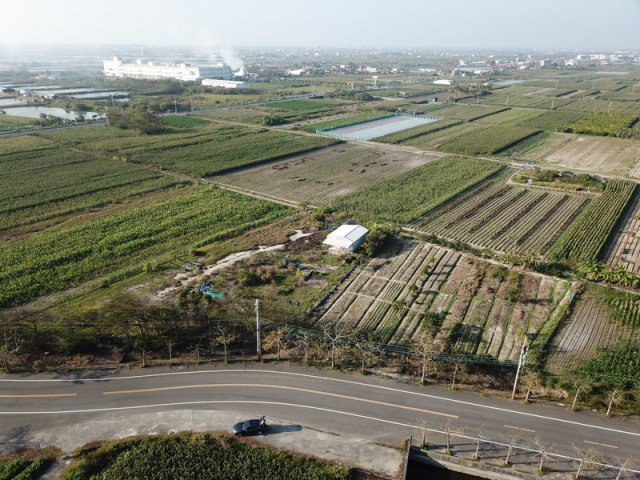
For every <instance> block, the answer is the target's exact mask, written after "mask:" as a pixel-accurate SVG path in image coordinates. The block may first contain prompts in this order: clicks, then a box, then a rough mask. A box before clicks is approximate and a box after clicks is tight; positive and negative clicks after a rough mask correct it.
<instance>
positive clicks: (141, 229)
mask: <svg viewBox="0 0 640 480" xmlns="http://www.w3.org/2000/svg"><path fill="white" fill-rule="evenodd" d="M287 211H288V209H287V208H285V207H282V206H281V205H275V204H272V203H268V202H264V201H262V200H257V199H255V198H251V197H246V196H243V195H238V194H234V193H230V192H227V191H224V190H217V189H211V188H207V189H202V190H201V191H199V192H196V193H194V194H190V195H183V196H181V197H179V198H176V199H173V200H169V201H166V202H162V203H158V204H155V205H151V206H147V207H142V208H138V209H134V210H129V211H125V212H122V213H118V214H115V215H111V216H108V217H104V218H99V219H97V220H92V221H89V222H85V223H82V224H80V225H77V226H74V227H71V228H68V229H65V230H60V231H57V232H49V233H42V234H40V235H37V236H34V237H31V238H28V239H26V240H24V241H22V242H15V243H12V244H8V245H3V246H0V284H2V287H3V288H2V289H1V290H0V306H7V305H11V304H18V303H23V302H25V301H27V300H30V299H32V298H34V297H36V296H39V295H44V294H46V293H49V292H54V291H60V290H62V289H65V288H67V287H70V286H73V285H75V284H78V283H79V282H82V281H84V280H88V279H91V278H96V277H98V276H101V275H105V274H108V273H110V272H112V271H114V270H117V269H122V268H123V267H126V266H131V265H133V264H136V263H138V262H141V261H143V260H145V259H149V258H150V257H154V256H157V255H160V254H163V253H165V252H167V251H172V250H175V249H177V248H180V247H185V246H187V245H190V244H193V243H195V242H203V241H206V239H207V238H210V237H213V236H215V235H216V234H218V233H220V232H223V231H225V230H229V229H237V228H238V227H240V226H242V225H244V224H247V223H251V222H253V221H256V220H259V219H261V218H263V217H266V216H274V215H280V214H284V213H285V212H287Z"/></svg>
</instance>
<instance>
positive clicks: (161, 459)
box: [62, 432, 352, 480]
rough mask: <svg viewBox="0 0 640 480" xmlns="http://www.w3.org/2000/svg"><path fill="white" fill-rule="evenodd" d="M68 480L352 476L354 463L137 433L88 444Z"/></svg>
mask: <svg viewBox="0 0 640 480" xmlns="http://www.w3.org/2000/svg"><path fill="white" fill-rule="evenodd" d="M76 458H77V459H78V463H76V464H75V465H73V466H72V467H71V468H70V469H69V470H68V471H67V472H66V473H65V475H64V476H63V477H62V478H63V480H89V479H96V480H100V479H105V480H107V479H109V480H112V479H114V478H117V479H121V480H126V479H131V480H134V479H139V478H145V479H148V480H164V479H167V480H170V479H171V480H173V479H177V478H180V479H183V480H190V479H193V480H199V479H204V478H207V479H211V480H241V479H246V478H251V479H269V480H284V479H293V478H295V479H296V480H316V479H320V478H322V479H327V480H348V479H350V478H351V476H352V473H351V469H350V468H348V467H343V466H336V465H331V464H328V463H323V462H320V461H318V460H315V459H312V458H307V457H303V456H300V455H292V454H289V453H284V452H278V451H273V450H269V449H267V448H264V447H256V446H252V445H246V444H244V443H241V442H239V441H238V440H235V439H233V438H229V437H226V436H222V435H215V434H208V433H205V434H195V433H191V432H183V433H181V434H180V435H178V436H164V437H151V438H132V439H128V440H120V441H115V442H107V443H103V444H102V445H101V446H100V447H98V448H86V449H83V450H81V451H80V452H79V454H78V455H77V457H76Z"/></svg>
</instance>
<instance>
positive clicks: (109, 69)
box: [102, 57, 232, 81]
mask: <svg viewBox="0 0 640 480" xmlns="http://www.w3.org/2000/svg"><path fill="white" fill-rule="evenodd" d="M102 63H103V65H104V74H105V76H107V77H130V78H150V79H163V78H175V79H176V80H185V81H193V80H198V79H200V78H219V79H221V80H231V78H232V74H231V67H229V66H228V65H225V64H223V63H220V64H218V65H189V64H187V63H168V64H167V63H164V64H154V63H153V62H147V63H143V62H142V60H138V61H137V62H136V63H122V60H120V59H119V58H118V57H113V58H112V59H111V60H103V61H102Z"/></svg>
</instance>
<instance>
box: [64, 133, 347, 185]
mask: <svg viewBox="0 0 640 480" xmlns="http://www.w3.org/2000/svg"><path fill="white" fill-rule="evenodd" d="M82 130H94V129H82ZM120 132H122V130H120V131H118V129H115V128H110V127H103V130H102V132H100V133H101V134H102V135H103V137H102V139H98V138H94V136H95V135H96V132H89V133H88V134H87V135H88V138H87V139H84V138H82V136H83V135H84V132H80V131H78V130H72V131H71V133H66V132H64V133H63V132H56V133H55V134H53V136H52V138H57V139H60V140H62V139H64V138H65V137H68V136H69V135H72V136H73V139H70V141H76V142H81V143H82V145H83V146H84V147H85V148H88V149H90V150H91V151H95V152H98V153H101V154H105V155H108V156H117V157H119V158H120V159H126V160H127V161H130V162H133V163H141V164H145V165H152V166H155V167H158V168H167V169H171V170H175V171H179V172H183V173H186V174H191V175H197V176H198V177H207V176H210V175H215V174H218V173H221V172H223V171H228V170H232V169H234V168H239V167H244V166H247V165H254V164H257V163H261V162H265V161H269V160H275V159H277V158H282V157H286V156H288V155H294V154H297V153H301V152H307V151H310V150H314V149H316V148H321V147H326V146H329V145H333V144H335V143H337V141H336V140H334V139H332V138H324V137H312V136H307V135H304V136H303V135H297V134H293V133H288V132H281V131H274V130H267V129H264V128H256V127H248V126H241V125H228V124H216V123H210V124H209V125H202V126H194V127H192V128H189V129H184V130H183V129H174V130H172V131H170V132H168V133H163V134H159V135H134V136H132V135H130V134H129V135H127V134H121V133H120ZM78 137H79V138H78Z"/></svg>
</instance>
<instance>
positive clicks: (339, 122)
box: [300, 112, 389, 133]
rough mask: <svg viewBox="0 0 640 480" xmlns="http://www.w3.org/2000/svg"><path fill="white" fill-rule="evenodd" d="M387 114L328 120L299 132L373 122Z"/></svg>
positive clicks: (370, 114) (358, 115)
mask: <svg viewBox="0 0 640 480" xmlns="http://www.w3.org/2000/svg"><path fill="white" fill-rule="evenodd" d="M388 115H389V114H388V113H384V112H362V113H359V114H357V115H352V116H350V117H343V118H338V119H335V120H328V121H326V122H319V123H314V124H311V125H303V126H302V127H300V130H304V131H305V132H310V133H315V132H316V131H317V130H326V129H328V128H336V127H344V126H345V125H351V124H353V123H359V122H367V121H369V120H375V119H376V118H381V117H386V116H388Z"/></svg>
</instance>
